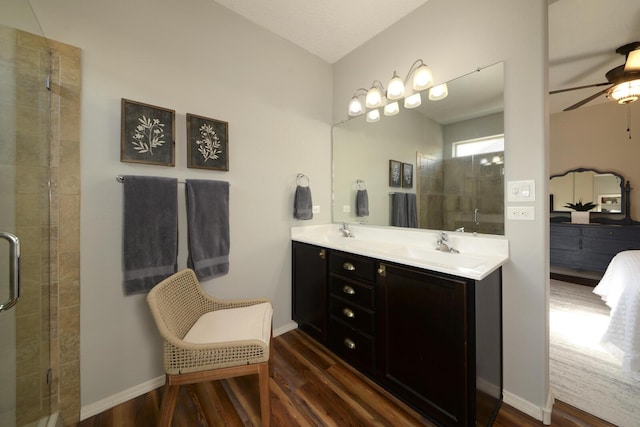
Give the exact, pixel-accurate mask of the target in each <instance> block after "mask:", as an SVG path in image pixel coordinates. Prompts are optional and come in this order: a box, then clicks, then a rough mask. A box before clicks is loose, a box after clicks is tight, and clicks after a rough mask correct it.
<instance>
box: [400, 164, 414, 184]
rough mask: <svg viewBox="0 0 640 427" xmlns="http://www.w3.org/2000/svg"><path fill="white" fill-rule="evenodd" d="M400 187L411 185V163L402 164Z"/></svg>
mask: <svg viewBox="0 0 640 427" xmlns="http://www.w3.org/2000/svg"><path fill="white" fill-rule="evenodd" d="M402 187H403V188H411V187H413V165H412V164H411V163H403V164H402Z"/></svg>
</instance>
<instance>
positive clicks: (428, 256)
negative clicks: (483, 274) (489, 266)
mask: <svg viewBox="0 0 640 427" xmlns="http://www.w3.org/2000/svg"><path fill="white" fill-rule="evenodd" d="M389 253H390V254H392V255H396V256H398V257H402V258H411V259H415V260H420V261H425V262H428V263H436V264H443V265H447V266H450V267H456V268H471V269H474V268H478V267H480V266H481V265H483V264H484V263H485V262H486V259H484V258H480V257H475V256H472V255H466V254H459V253H451V252H441V251H438V250H436V249H435V248H434V249H428V248H420V247H413V246H401V247H397V248H394V249H393V250H392V251H389Z"/></svg>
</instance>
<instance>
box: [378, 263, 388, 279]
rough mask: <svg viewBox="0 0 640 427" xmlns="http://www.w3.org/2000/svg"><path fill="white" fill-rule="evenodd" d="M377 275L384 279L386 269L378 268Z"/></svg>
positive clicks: (383, 267) (382, 266)
mask: <svg viewBox="0 0 640 427" xmlns="http://www.w3.org/2000/svg"><path fill="white" fill-rule="evenodd" d="M378 274H379V275H381V276H382V277H385V276H386V275H387V269H386V268H385V266H384V265H381V266H380V267H378Z"/></svg>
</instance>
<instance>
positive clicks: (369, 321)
mask: <svg viewBox="0 0 640 427" xmlns="http://www.w3.org/2000/svg"><path fill="white" fill-rule="evenodd" d="M329 312H330V314H331V316H333V317H335V318H336V319H340V320H342V321H343V322H344V323H345V324H347V325H349V326H350V327H352V328H356V329H359V330H360V331H362V332H365V333H367V334H371V335H373V330H374V325H375V315H374V313H373V312H372V311H370V310H365V309H363V308H360V307H359V306H357V305H354V304H350V303H348V302H347V301H344V300H341V299H340V298H336V297H334V296H332V297H331V301H330V303H329Z"/></svg>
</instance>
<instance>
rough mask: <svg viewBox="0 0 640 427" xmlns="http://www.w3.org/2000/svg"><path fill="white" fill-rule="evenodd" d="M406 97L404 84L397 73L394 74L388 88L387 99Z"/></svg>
mask: <svg viewBox="0 0 640 427" xmlns="http://www.w3.org/2000/svg"><path fill="white" fill-rule="evenodd" d="M403 96H404V82H403V81H402V79H401V78H400V77H398V75H397V74H396V72H395V71H394V72H393V77H392V78H391V81H389V85H388V86H387V99H391V100H394V99H400V98H402V97H403Z"/></svg>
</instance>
